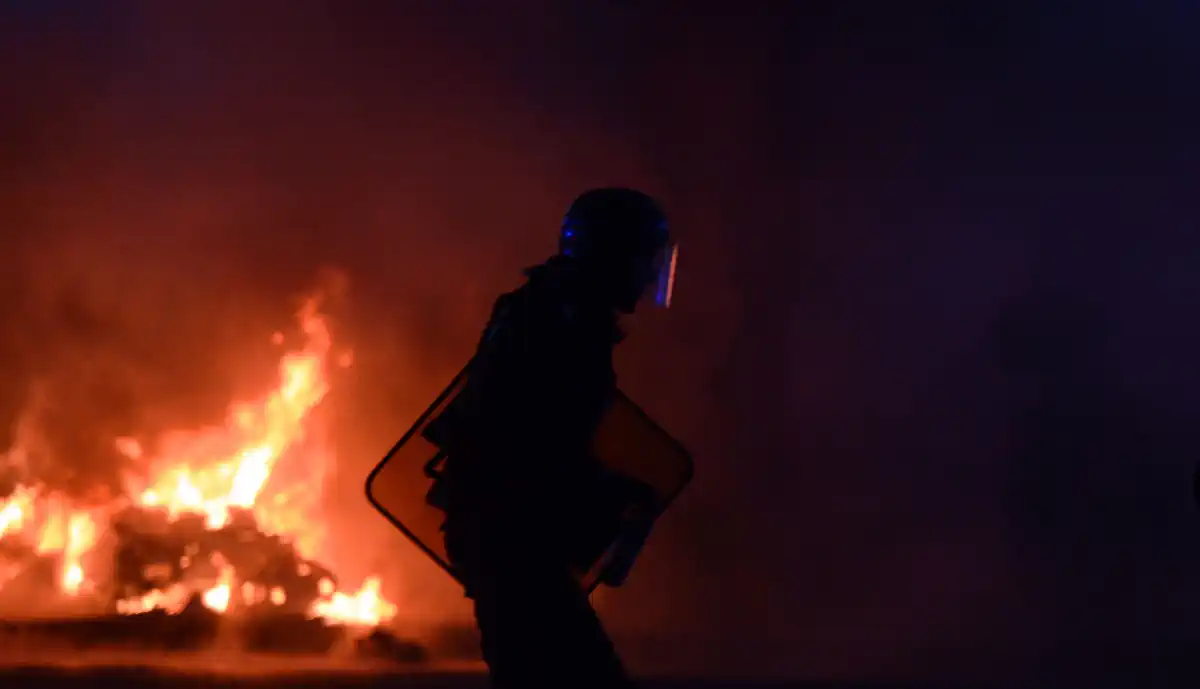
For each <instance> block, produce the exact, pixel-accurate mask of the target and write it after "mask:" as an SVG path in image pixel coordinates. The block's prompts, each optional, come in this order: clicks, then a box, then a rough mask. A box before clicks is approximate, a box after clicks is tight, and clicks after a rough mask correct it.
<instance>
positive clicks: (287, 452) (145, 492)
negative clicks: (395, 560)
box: [0, 299, 397, 626]
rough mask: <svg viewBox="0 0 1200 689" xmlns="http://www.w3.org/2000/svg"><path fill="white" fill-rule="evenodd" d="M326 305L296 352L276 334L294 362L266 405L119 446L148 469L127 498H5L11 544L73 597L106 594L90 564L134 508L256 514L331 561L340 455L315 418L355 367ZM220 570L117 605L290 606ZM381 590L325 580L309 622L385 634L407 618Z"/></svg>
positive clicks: (237, 406)
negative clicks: (334, 375) (93, 502)
mask: <svg viewBox="0 0 1200 689" xmlns="http://www.w3.org/2000/svg"><path fill="white" fill-rule="evenodd" d="M318 305H319V304H318V301H317V300H316V299H310V300H308V301H307V302H305V304H304V305H303V307H302V308H301V309H300V310H299V312H298V314H297V321H298V325H299V330H300V333H301V334H302V336H303V339H302V343H301V344H300V345H299V346H298V347H296V348H294V349H290V350H288V349H287V340H286V338H285V336H284V334H283V333H279V332H276V333H273V334H271V335H270V336H269V337H270V341H271V342H272V343H274V344H276V345H278V346H280V347H284V348H285V352H284V353H283V354H282V356H281V358H280V360H279V364H278V371H277V380H276V382H275V384H274V386H272V388H271V389H269V390H267V391H266V392H265V393H264V394H263V395H261V396H260V397H259V398H258V399H254V400H249V401H241V402H235V403H233V404H231V405H230V406H229V408H228V412H227V414H226V416H225V418H224V420H223V421H222V422H221V423H219V424H215V425H212V426H209V427H206V428H198V429H177V430H173V431H170V432H167V433H164V434H162V435H161V436H159V437H157V438H152V439H143V438H133V437H122V438H113V439H112V443H113V446H114V447H115V448H116V449H117V451H118V452H119V453H121V454H122V455H124V456H125V457H128V458H129V459H130V460H132V461H133V462H134V463H136V464H137V465H138V466H140V467H143V468H144V471H142V472H139V475H138V476H132V475H131V476H128V477H127V479H126V481H125V484H126V485H125V493H126V495H125V497H124V498H121V499H120V500H115V501H112V504H108V505H104V506H101V507H95V506H84V505H79V504H73V503H72V502H71V501H69V500H67V499H66V498H64V497H63V496H62V495H59V494H56V493H53V492H50V491H47V490H45V489H43V488H42V487H40V486H38V485H21V486H18V487H17V488H16V490H14V491H13V492H12V493H11V494H10V495H9V496H8V497H7V498H4V499H3V500H0V539H9V538H11V539H18V540H19V541H21V542H26V543H29V544H30V545H31V546H32V548H33V550H34V551H35V552H36V553H37V554H39V555H42V556H51V557H54V558H56V562H57V563H58V567H59V574H58V582H57V583H58V590H59V591H60V593H61V594H62V595H63V596H66V597H78V596H84V595H90V594H94V593H95V592H96V590H97V579H98V578H99V577H97V576H95V575H94V574H93V572H92V567H91V565H90V564H89V558H92V557H93V555H94V553H95V552H96V548H97V544H98V543H99V542H100V540H101V538H100V537H101V536H102V535H103V534H104V533H105V532H106V530H107V529H108V528H109V526H110V524H111V519H112V518H113V516H114V515H115V514H116V513H117V512H118V511H119V510H120V509H122V508H125V507H128V506H130V505H133V506H136V507H141V508H146V509H153V510H161V511H162V512H164V513H165V515H166V517H167V518H168V519H169V520H170V521H178V520H179V519H181V518H184V517H187V516H196V515H198V516H199V517H202V519H203V522H204V525H205V526H206V527H207V528H208V529H210V530H216V529H220V528H221V527H223V526H226V525H228V524H229V523H230V521H231V518H232V517H233V516H234V514H235V513H236V512H238V511H239V510H240V511H244V512H249V513H250V514H252V515H253V517H254V520H255V522H256V525H257V527H258V529H259V530H260V531H262V532H264V533H265V534H270V535H273V536H277V537H279V538H280V539H282V540H283V542H284V543H287V544H290V545H291V546H293V547H294V548H295V551H296V553H297V554H298V555H299V556H300V557H302V558H304V559H306V560H320V558H321V556H322V555H326V554H327V553H325V552H323V551H324V547H325V544H326V529H325V524H326V523H327V520H326V519H325V514H324V513H323V493H322V490H323V487H324V484H325V481H326V476H327V475H328V473H329V472H330V471H331V470H332V467H333V452H332V450H331V448H329V447H327V446H326V445H325V444H324V443H323V442H321V441H320V439H319V437H316V436H314V435H313V434H312V433H311V426H312V413H313V411H314V410H315V409H316V408H317V407H318V406H319V405H320V404H321V402H322V401H323V400H324V399H325V397H326V395H327V394H328V392H329V390H330V378H329V375H330V372H331V369H332V368H335V367H336V368H345V367H349V366H351V365H352V363H353V353H352V352H350V351H349V350H344V351H337V352H334V351H333V340H332V337H331V334H330V331H329V327H328V324H327V321H326V319H325V318H324V317H323V316H322V315H321V313H320V312H319V310H318ZM190 557H191V555H190V554H189V555H185V556H184V557H183V559H182V560H181V561H180V565H182V566H185V567H186V566H187V565H188V564H189V558H190ZM0 564H2V563H0ZM212 564H213V565H214V567H215V571H216V572H217V575H216V579H215V581H214V580H212V579H209V580H208V581H207V582H206V583H195V582H193V583H190V584H184V583H173V584H170V585H165V584H164V587H163V588H161V589H155V590H152V591H149V592H148V593H145V594H143V595H139V596H135V597H131V598H126V599H122V600H118V601H116V602H115V607H116V610H117V611H118V612H120V613H123V614H136V613H141V612H146V611H149V610H154V609H161V610H165V611H167V612H168V613H172V614H174V613H178V612H179V611H181V610H182V609H183V607H184V606H185V605H186V604H187V601H188V600H190V599H191V598H193V597H195V596H198V597H199V600H200V602H201V603H203V605H205V606H206V607H207V608H209V609H211V610H214V611H216V612H219V613H227V612H232V611H233V610H235V609H236V608H237V607H238V603H239V602H244V603H261V602H268V603H269V604H271V605H276V606H279V605H283V604H284V603H286V602H287V594H286V592H285V591H284V590H283V589H282V588H280V587H278V586H274V587H271V588H266V587H261V586H258V585H256V584H254V583H251V582H240V581H238V579H237V572H236V571H235V569H234V568H233V567H231V566H229V565H228V563H224V562H222V561H220V558H219V557H218V558H216V559H214V560H213V561H212ZM307 568H308V565H307V564H303V563H302V564H300V565H298V570H297V571H298V574H300V575H307V574H309V572H308V571H302V570H307ZM168 569H170V568H169V567H168ZM9 571H10V568H7V567H0V587H2V586H4V584H5V583H6V581H7V580H8V579H11V576H7V574H8V573H9ZM380 590H381V584H380V581H379V579H378V578H374V577H372V578H368V579H367V580H366V582H364V583H363V585H362V587H361V589H359V590H358V591H349V592H347V591H337V590H335V587H334V586H333V584H332V581H330V580H329V579H323V580H321V582H320V586H319V596H318V598H317V599H316V600H315V602H313V603H312V605H311V606H310V609H309V614H310V615H311V616H312V617H320V618H324V619H326V620H329V621H332V622H339V623H344V624H350V625H364V626H373V625H378V624H380V623H382V622H385V621H387V620H389V619H391V618H392V617H393V616H395V615H396V613H397V610H396V607H395V606H394V605H392V604H391V603H389V602H388V601H387V600H385V599H384V598H383V597H382V595H381V593H380ZM235 594H236V595H235Z"/></svg>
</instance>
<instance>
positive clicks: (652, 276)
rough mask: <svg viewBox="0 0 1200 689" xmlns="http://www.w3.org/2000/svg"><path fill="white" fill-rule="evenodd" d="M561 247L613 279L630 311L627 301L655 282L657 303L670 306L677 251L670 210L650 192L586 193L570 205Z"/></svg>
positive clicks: (611, 189)
mask: <svg viewBox="0 0 1200 689" xmlns="http://www.w3.org/2000/svg"><path fill="white" fill-rule="evenodd" d="M558 249H559V254H560V255H562V256H566V257H568V258H570V259H573V260H575V261H578V262H580V263H584V264H588V265H589V266H592V267H593V268H595V269H597V270H599V271H602V272H604V273H606V274H608V275H609V276H610V278H613V279H615V280H616V283H615V286H616V287H617V288H618V289H619V290H620V291H621V292H622V293H623V294H622V296H621V298H620V299H619V302H622V303H621V305H622V306H623V307H627V308H623V310H632V306H633V304H632V303H629V302H630V301H632V302H633V303H636V302H637V301H638V300H639V299H640V297H641V296H642V295H643V294H644V293H645V292H646V291H647V289H648V288H649V287H650V286H651V285H653V286H654V287H655V293H654V302H655V304H656V305H658V306H662V307H667V306H670V303H671V297H672V292H673V291H674V283H675V268H676V263H677V261H678V259H679V250H678V247H677V246H676V245H675V244H674V243H673V242H672V241H671V236H670V232H669V231H668V230H667V217H666V214H665V213H663V210H662V207H661V206H660V205H659V204H658V202H657V201H655V200H654V199H653V198H651V197H650V196H648V195H646V194H644V193H642V192H640V191H637V190H634V189H625V188H619V187H606V188H602V189H592V190H590V191H585V192H584V193H582V194H580V195H579V196H578V197H577V198H576V199H575V201H574V202H573V203H572V204H571V206H570V208H568V209H567V214H566V217H564V218H563V223H562V229H561V231H560V233H559V239H558Z"/></svg>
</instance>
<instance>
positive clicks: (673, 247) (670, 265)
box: [654, 244, 679, 309]
mask: <svg viewBox="0 0 1200 689" xmlns="http://www.w3.org/2000/svg"><path fill="white" fill-rule="evenodd" d="M678 265H679V245H678V244H669V245H667V246H666V247H665V248H664V249H663V255H662V261H661V263H660V265H659V268H658V279H657V281H656V284H655V288H654V305H655V306H657V307H659V308H663V309H669V308H671V299H672V298H673V297H674V296H675V270H676V268H677V266H678Z"/></svg>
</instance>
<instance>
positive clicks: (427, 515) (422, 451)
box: [366, 369, 693, 592]
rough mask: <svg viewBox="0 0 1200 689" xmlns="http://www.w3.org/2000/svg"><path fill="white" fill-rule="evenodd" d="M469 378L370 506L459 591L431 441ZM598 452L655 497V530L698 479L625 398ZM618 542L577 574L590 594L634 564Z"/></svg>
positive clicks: (677, 447)
mask: <svg viewBox="0 0 1200 689" xmlns="http://www.w3.org/2000/svg"><path fill="white" fill-rule="evenodd" d="M467 375H468V369H463V370H462V371H461V372H460V373H459V374H458V375H457V376H456V377H455V378H454V380H453V381H451V383H450V385H448V386H447V387H446V389H445V390H443V391H442V393H441V394H440V395H438V397H437V399H435V400H434V401H433V404H431V405H430V406H429V408H428V409H426V410H425V412H424V413H423V414H421V416H420V417H418V418H417V420H416V422H415V423H414V424H413V426H412V428H410V429H409V430H408V432H407V433H405V434H404V436H403V437H401V438H400V440H399V441H398V442H397V443H396V444H395V445H394V446H393V447H392V449H391V450H390V451H388V453H387V455H385V456H384V458H383V459H382V460H381V461H380V462H379V464H378V465H376V466H375V468H374V469H373V470H372V471H371V473H370V475H369V476H367V482H366V492H367V500H368V501H370V503H371V505H372V506H373V507H375V509H376V510H378V511H379V512H380V513H381V514H382V515H383V516H384V517H385V518H387V520H388V521H389V522H391V523H392V525H393V526H395V527H396V528H397V529H399V530H400V532H401V533H403V534H404V535H405V536H406V537H407V538H408V539H409V540H410V541H412V542H413V544H415V545H416V546H417V547H418V548H420V549H421V551H422V552H424V553H425V554H426V555H428V556H429V557H430V558H432V559H433V561H434V562H436V563H437V564H438V565H439V566H440V567H441V568H442V569H444V570H445V571H446V572H447V573H449V574H450V576H452V577H454V578H455V579H456V580H458V581H459V583H462V580H461V578H460V577H459V576H458V575H457V574H456V573H455V571H454V568H453V567H452V566H451V565H450V563H449V559H448V558H447V556H446V551H445V546H444V544H443V541H442V531H441V529H442V523H443V517H444V515H443V513H442V511H441V510H440V509H439V508H438V507H436V506H435V504H436V503H437V499H436V491H435V490H433V489H434V486H435V482H436V480H437V477H438V471H439V467H440V464H441V462H442V461H443V460H444V459H445V455H444V454H443V453H442V451H441V449H440V448H439V447H438V446H437V445H435V444H434V443H433V442H431V441H430V439H429V437H428V436H430V435H431V434H430V433H429V430H430V428H429V426H430V423H431V422H432V421H434V420H435V419H437V418H438V417H439V416H440V415H441V413H442V412H443V411H444V410H445V409H446V407H447V406H449V405H450V404H451V402H453V400H454V398H455V397H456V396H457V395H458V393H459V392H461V391H462V389H463V387H464V385H465V384H466V381H467ZM592 451H593V455H594V456H595V458H596V459H597V460H599V462H600V463H601V465H603V466H604V467H605V468H607V469H608V470H610V471H611V472H613V473H614V474H615V475H618V476H620V477H623V478H624V479H628V480H629V481H630V482H631V483H633V484H636V485H638V486H642V487H645V488H648V489H649V490H650V491H651V492H652V493H653V499H654V501H655V504H656V506H657V507H656V510H655V511H654V513H653V514H651V515H649V517H648V521H649V523H652V522H653V520H654V519H656V518H657V517H658V516H659V515H661V514H662V511H663V510H665V509H666V508H667V506H669V505H670V504H671V503H672V502H673V501H674V500H675V498H676V497H678V495H679V494H680V493H681V492H682V491H683V489H684V488H685V487H686V486H687V484H688V483H689V482H690V481H691V479H692V471H693V468H692V458H691V455H690V454H689V453H688V451H687V450H686V449H685V448H684V447H683V445H682V444H681V443H680V442H679V441H678V440H676V439H675V438H673V437H672V436H671V435H669V434H668V433H667V432H666V431H665V430H663V429H662V428H661V427H660V426H659V425H658V424H656V423H655V422H654V421H653V420H652V419H651V418H650V417H649V416H648V415H647V414H646V413H645V412H644V411H643V410H642V409H641V408H640V407H638V406H637V405H636V404H634V403H633V401H632V400H630V399H629V398H628V397H627V396H625V394H624V393H621V392H619V391H618V393H617V396H616V399H615V400H614V402H613V404H612V406H611V407H610V408H609V410H608V412H607V414H606V415H605V417H604V419H603V420H602V421H601V423H600V425H599V427H598V429H597V432H596V437H595V440H594V443H593V448H592ZM649 523H647V524H646V527H647V529H646V530H647V531H648V527H649V525H650V524H649ZM615 541H616V539H613V541H612V542H609V543H607V546H606V547H603V548H601V554H600V555H599V557H597V558H596V559H595V560H594V561H593V562H592V564H591V566H590V567H588V568H587V569H586V570H581V571H579V572H578V574H579V576H580V583H581V585H582V586H583V587H584V589H585V590H587V591H589V592H590V591H592V590H594V589H595V588H596V587H597V586H598V585H599V584H600V583H601V581H602V580H605V573H606V571H608V572H611V571H612V569H613V568H619V567H622V566H627V565H628V564H631V563H627V564H626V565H622V564H620V563H617V562H615V560H617V559H619V558H622V557H628V553H627V552H626V553H622V552H620V550H621V549H619V548H614V547H613V546H614V545H615ZM619 578H620V576H619V575H618V579H619ZM610 583H611V582H610Z"/></svg>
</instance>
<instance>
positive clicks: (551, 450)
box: [428, 188, 677, 689]
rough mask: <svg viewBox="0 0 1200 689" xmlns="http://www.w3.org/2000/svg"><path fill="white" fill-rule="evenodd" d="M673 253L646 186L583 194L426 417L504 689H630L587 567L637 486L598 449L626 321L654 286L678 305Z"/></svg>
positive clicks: (462, 572)
mask: <svg viewBox="0 0 1200 689" xmlns="http://www.w3.org/2000/svg"><path fill="white" fill-rule="evenodd" d="M676 257H677V254H676V250H675V248H674V245H673V244H672V243H671V238H670V235H669V233H668V230H667V224H666V218H665V216H664V214H663V211H662V209H661V208H660V206H659V204H658V203H657V202H656V201H654V200H653V199H652V198H650V197H649V196H647V195H646V194H644V193H641V192H639V191H635V190H632V189H621V188H604V189H595V190H592V191H588V192H586V193H584V194H582V195H580V196H579V197H578V198H577V199H576V200H575V201H574V203H572V205H571V207H570V208H569V210H568V212H567V215H566V217H565V219H564V221H563V224H562V228H561V233H560V241H559V252H558V254H557V255H555V256H553V257H551V258H550V259H549V260H547V261H546V262H545V263H543V264H541V265H539V266H536V267H534V268H530V269H527V270H526V271H525V275H526V278H527V280H526V282H525V283H524V284H523V285H522V286H520V287H519V288H518V289H516V290H515V291H513V292H510V293H508V294H505V295H503V296H501V297H500V298H499V299H498V300H497V301H496V303H495V307H494V309H493V312H492V316H491V318H490V320H489V322H488V324H487V327H486V329H485V331H484V333H483V335H482V337H481V339H480V341H479V344H478V348H477V351H476V355H475V357H474V358H473V359H472V362H471V364H470V367H469V369H468V379H467V383H466V385H465V387H464V388H463V390H462V391H461V392H460V393H459V395H458V397H456V398H455V400H454V401H453V402H452V403H451V405H450V406H449V407H448V408H447V410H446V411H445V412H443V414H442V415H441V416H440V417H438V418H437V419H435V420H434V421H433V422H432V423H431V424H430V426H429V429H428V433H429V434H431V435H433V436H436V440H437V444H438V445H439V446H441V448H442V450H443V451H444V452H445V454H446V457H447V458H446V460H445V463H444V465H443V468H442V472H441V475H440V478H439V480H438V483H439V485H438V486H437V505H438V506H439V507H440V508H441V509H443V510H444V513H445V523H444V533H445V545H446V552H447V555H448V557H449V559H450V562H451V565H452V566H453V567H454V568H455V570H456V571H457V572H458V574H459V576H460V579H461V580H462V581H463V582H464V584H465V587H466V594H467V596H468V597H469V598H471V599H472V600H473V602H474V606H475V617H476V621H477V623H478V626H479V631H480V639H481V646H482V650H483V656H484V660H485V661H486V662H487V665H488V668H489V673H490V676H491V679H492V683H493V685H494V686H495V687H497V688H498V689H517V688H520V689H532V688H535V687H572V688H575V689H586V688H588V687H596V688H600V687H605V688H608V687H630V686H633V684H632V682H631V680H630V679H629V678H628V676H627V675H626V672H625V670H624V668H623V666H622V664H621V662H620V660H619V659H618V657H617V654H616V652H615V650H614V648H613V644H612V642H611V640H610V639H609V637H608V635H607V634H606V632H605V631H604V629H603V627H602V626H601V623H600V621H599V619H598V618H597V616H596V613H595V611H594V610H593V608H592V607H591V604H590V602H589V600H588V595H587V592H586V591H584V590H583V589H582V588H581V586H580V583H579V580H578V577H579V574H580V572H581V570H583V569H586V567H587V566H588V565H589V564H590V563H591V562H594V561H595V559H596V557H597V554H598V553H597V549H598V548H603V546H604V545H606V544H608V543H610V542H611V540H612V536H613V534H614V533H615V530H616V529H617V528H619V527H618V526H617V525H616V520H615V518H614V517H613V510H612V505H611V503H612V501H613V500H614V497H613V496H614V495H619V494H621V491H622V490H623V489H628V490H629V491H636V487H630V486H618V485H617V484H619V483H620V481H619V480H618V479H617V478H616V477H614V476H612V475H611V474H608V473H607V472H605V471H604V469H603V468H602V467H600V466H599V464H598V462H596V461H595V460H594V459H593V458H592V456H591V453H590V449H591V443H592V438H593V436H594V434H595V431H596V427H597V424H598V423H599V422H600V420H601V418H602V417H603V414H604V412H605V409H606V406H607V405H608V404H609V401H610V400H611V399H612V397H613V395H614V394H615V392H616V376H615V374H614V371H613V363H612V356H613V347H614V346H615V345H616V344H617V343H618V342H620V341H621V339H622V333H621V331H620V328H619V324H618V320H619V315H620V314H621V313H631V312H633V311H634V310H635V308H636V307H637V305H638V303H639V302H640V301H641V300H642V297H643V296H644V295H646V294H647V293H648V292H649V291H651V288H652V287H653V288H654V299H655V302H656V303H658V304H660V305H663V306H666V305H668V304H669V302H670V298H671V292H672V288H673V281H674V269H675V261H676ZM614 486H615V487H616V488H615V489H614ZM640 536H641V537H642V538H644V533H642V534H640ZM634 540H635V541H636V540H637V537H635V539H634ZM636 547H637V546H634V549H635V550H636ZM629 557H632V556H629ZM626 569H627V566H626ZM623 574H624V573H623V572H620V573H618V574H616V575H615V579H616V581H610V582H609V583H619V580H620V579H621V578H622V577H623Z"/></svg>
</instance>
